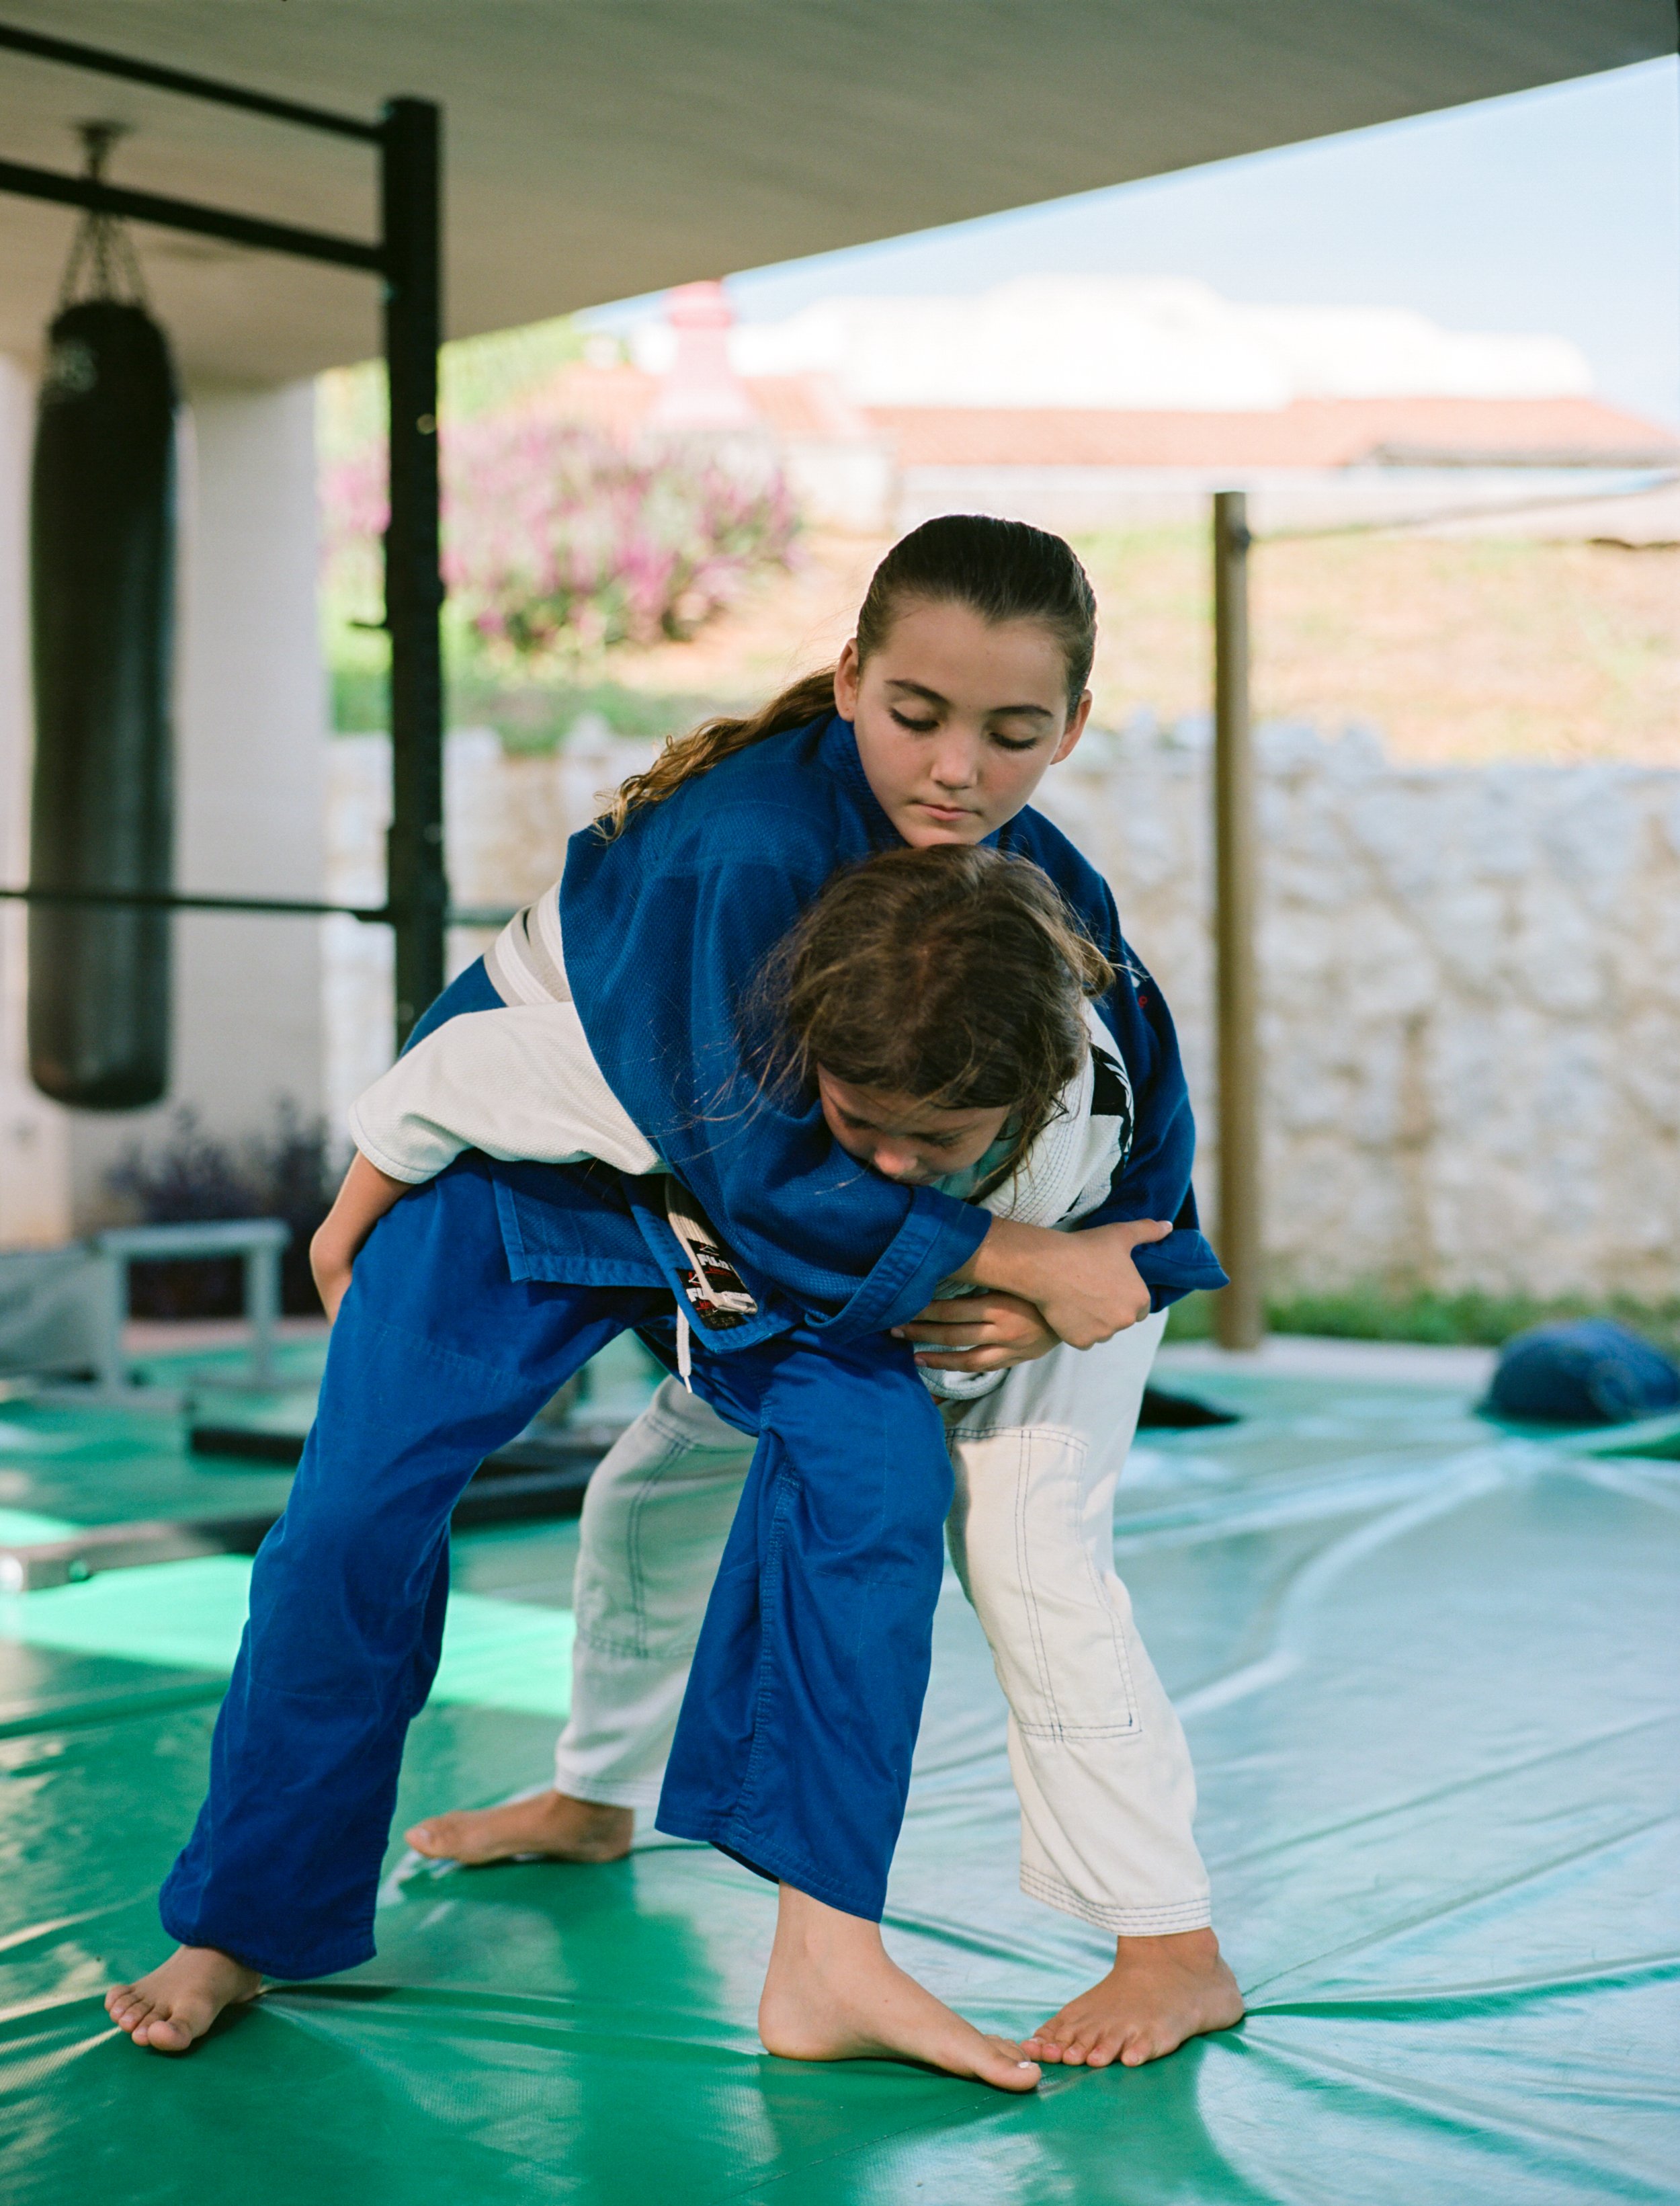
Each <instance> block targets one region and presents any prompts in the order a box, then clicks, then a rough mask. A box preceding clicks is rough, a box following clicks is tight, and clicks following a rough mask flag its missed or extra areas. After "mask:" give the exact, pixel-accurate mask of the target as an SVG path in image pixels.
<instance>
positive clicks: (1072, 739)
mask: <svg viewBox="0 0 1680 2206" xmlns="http://www.w3.org/2000/svg"><path fill="white" fill-rule="evenodd" d="M1090 717H1091V692H1090V691H1089V690H1088V689H1087V690H1086V691H1084V692H1083V694H1082V695H1081V698H1080V701H1079V702H1078V704H1076V705H1075V707H1074V708H1073V711H1072V712H1071V713H1069V716H1068V727H1067V733H1066V734H1065V735H1064V736H1063V738H1062V740H1061V742H1059V743H1057V746H1056V755H1055V757H1054V758H1052V759H1051V761H1050V763H1051V766H1060V765H1061V763H1062V761H1063V759H1064V758H1066V756H1067V755H1068V753H1069V751H1070V750H1071V749H1072V748H1073V747H1074V745H1075V743H1076V742H1078V741H1079V739H1080V737H1081V736H1082V735H1083V734H1084V733H1085V723H1086V722H1087V720H1088V719H1089V718H1090Z"/></svg>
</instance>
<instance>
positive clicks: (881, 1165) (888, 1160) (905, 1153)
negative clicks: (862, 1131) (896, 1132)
mask: <svg viewBox="0 0 1680 2206" xmlns="http://www.w3.org/2000/svg"><path fill="white" fill-rule="evenodd" d="M869 1161H870V1162H871V1163H872V1164H873V1166H874V1167H875V1169H876V1171H877V1172H881V1173H884V1174H885V1177H886V1178H888V1179H913V1178H915V1177H916V1176H917V1175H918V1174H919V1173H920V1170H921V1160H920V1158H919V1157H918V1156H917V1154H916V1153H915V1151H914V1149H910V1148H901V1147H900V1146H899V1145H898V1144H897V1142H877V1143H876V1145H875V1154H874V1155H873V1157H872V1158H871V1159H870V1160H869Z"/></svg>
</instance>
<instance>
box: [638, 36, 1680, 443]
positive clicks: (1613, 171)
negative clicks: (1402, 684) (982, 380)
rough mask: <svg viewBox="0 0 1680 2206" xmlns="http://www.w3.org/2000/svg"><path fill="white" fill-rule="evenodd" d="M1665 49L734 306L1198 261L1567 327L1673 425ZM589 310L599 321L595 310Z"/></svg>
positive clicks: (1328, 299)
mask: <svg viewBox="0 0 1680 2206" xmlns="http://www.w3.org/2000/svg"><path fill="white" fill-rule="evenodd" d="M1677 102H1680V80H1677V64H1676V63H1675V62H1674V61H1672V60H1664V61H1659V62H1648V63H1640V64H1638V65H1636V66H1635V67H1634V68H1632V69H1617V70H1613V71H1611V72H1610V73H1609V74H1607V75H1603V76H1597V77H1588V78H1582V79H1580V80H1576V82H1574V83H1570V84H1564V85H1555V86H1548V87H1547V88H1546V89H1545V90H1543V91H1540V92H1521V93H1518V94H1516V96H1514V97H1513V98H1507V99H1495V100H1485V101H1480V102H1479V103H1477V104H1475V105H1474V106H1470V107H1462V108H1455V109H1451V110H1448V111H1446V112H1445V113H1443V114H1439V115H1433V116H1423V117H1421V118H1419V119H1417V120H1415V121H1412V122H1392V123H1385V124H1383V125H1381V126H1380V127H1379V128H1376V129H1373V130H1358V131H1350V132H1349V133H1347V134H1345V135H1343V136H1340V137H1335V138H1321V139H1317V140H1313V141H1312V142H1311V143H1309V144H1307V145H1303V146H1289V147H1286V148H1284V149H1283V150H1282V151H1280V152H1271V153H1259V154H1254V155H1251V156H1249V157H1248V158H1246V159H1242V160H1237V161H1221V162H1217V163H1215V164H1212V166H1210V167H1207V168H1203V169H1192V170H1184V171H1183V172H1181V173H1180V174H1178V175H1177V176H1165V177H1161V178H1159V179H1153V180H1151V181H1149V182H1144V183H1135V184H1122V185H1119V186H1117V187H1116V188H1114V189H1112V190H1110V191H1102V192H1088V193H1084V194H1081V195H1080V196H1079V197H1078V198H1075V199H1069V200H1054V201H1052V202H1051V203H1050V204H1048V205H1047V206H1038V207H1030V208H1025V209H1022V210H1019V211H1017V212H1014V213H1010V214H1003V215H992V216H988V217H986V218H985V219H983V220H981V221H979V222H968V223H959V224H954V225H952V226H951V227H950V228H949V229H946V230H922V231H920V232H918V233H917V234H915V235H914V236H909V237H905V238H898V239H895V240H892V241H890V242H888V243H885V244H880V245H871V246H861V247H855V248H853V249H852V250H850V251H848V252H845V253H822V254H819V255H817V256H815V257H814V258H813V259H809V260H800V261H789V262H785V263H783V264H782V265H780V266H778V267H775V268H769V269H758V270H754V271H751V272H750V273H748V274H743V275H741V276H738V277H734V278H733V279H732V280H731V283H730V290H731V292H732V294H733V295H734V298H735V301H736V312H737V313H739V314H740V315H741V317H742V319H743V320H755V321H756V320H761V319H777V318H779V317H781V316H783V315H784V314H789V313H795V311H796V310H797V309H798V308H799V307H802V306H804V305H806V304H807V303H808V301H811V300H813V299H816V298H820V297H823V296H824V295H831V294H833V293H835V292H843V291H935V292H937V291H959V292H960V291H977V290H981V289H985V288H986V285H987V284H989V283H998V282H1000V281H1002V280H1003V279H1004V277H1010V276H1016V275H1025V274H1029V273H1046V272H1055V273H1061V274H1081V275H1174V276H1199V277H1201V278H1202V279H1203V280H1204V281H1205V282H1206V283H1211V284H1212V286H1213V287H1214V289H1216V290H1218V291H1220V292H1222V293H1223V294H1224V295H1225V296H1226V297H1227V298H1231V299H1240V300H1248V301H1266V302H1271V303H1278V304H1285V305H1320V306H1328V305H1347V306H1405V307H1415V308H1417V309H1418V310H1420V311H1421V313H1426V314H1429V315H1432V316H1433V317H1434V319H1437V320H1438V321H1440V322H1443V323H1445V324H1446V325H1448V326H1449V327H1451V328H1457V329H1479V330H1511V331H1546V332H1548V333H1551V334H1553V335H1557V336H1560V337H1570V338H1573V340H1574V341H1575V343H1577V344H1578V345H1579V346H1580V347H1581V348H1582V350H1583V351H1584V352H1585V353H1586V355H1587V356H1588V360H1589V361H1591V362H1592V365H1593V369H1594V375H1595V377H1596V379H1597V383H1598V387H1599V391H1600V396H1603V397H1605V398H1606V399H1608V400H1610V401H1611V402H1613V403H1616V404H1620V405H1623V406H1626V407H1629V408H1631V409H1632V410H1633V411H1635V412H1636V413H1640V414H1645V415H1647V417H1650V418H1653V419H1656V420H1663V421H1667V422H1670V423H1673V424H1677V425H1680V112H1677ZM602 319H617V317H616V316H614V315H612V314H611V313H609V314H607V315H605V316H603V317H602Z"/></svg>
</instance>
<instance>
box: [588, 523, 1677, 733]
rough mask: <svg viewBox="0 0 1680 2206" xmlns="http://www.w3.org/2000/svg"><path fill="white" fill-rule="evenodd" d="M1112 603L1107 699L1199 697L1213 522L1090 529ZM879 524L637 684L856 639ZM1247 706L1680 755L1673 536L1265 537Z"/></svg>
mask: <svg viewBox="0 0 1680 2206" xmlns="http://www.w3.org/2000/svg"><path fill="white" fill-rule="evenodd" d="M1078 545H1079V550H1080V553H1081V557H1082V558H1083V559H1084V560H1085V562H1086V563H1087V567H1088V568H1089V569H1090V573H1091V577H1092V580H1093V582H1094V583H1095V585H1096V589H1097V596H1098V600H1099V605H1100V606H1101V608H1102V640H1101V645H1100V648H1099V654H1098V661H1097V670H1096V676H1095V681H1094V687H1095V689H1096V695H1097V710H1098V715H1099V720H1100V721H1101V722H1102V723H1103V724H1106V725H1109V726H1114V725H1117V724H1119V723H1121V722H1122V721H1123V720H1124V719H1126V718H1128V717H1129V715H1130V714H1132V713H1134V712H1138V711H1140V710H1147V711H1152V712H1154V713H1156V714H1157V715H1159V718H1161V719H1162V720H1164V721H1171V720H1174V719H1177V718H1178V717H1179V716H1180V715H1182V714H1183V713H1187V712H1200V711H1203V710H1205V709H1206V703H1207V697H1208V686H1209V664H1208V661H1209V650H1210V644H1209V604H1210V584H1209V578H1208V572H1207V552H1206V541H1205V538H1204V536H1203V534H1201V532H1200V531H1196V530H1191V529H1189V528H1157V529H1151V530H1147V531H1142V530H1140V531H1136V532H1132V533H1128V534H1105V535H1098V536H1088V537H1081V538H1080V539H1079V540H1078ZM884 550H885V540H884V539H883V540H875V539H871V538H861V537H855V536H843V535H838V534H828V533H821V532H814V533H813V534H808V535H807V537H806V538H805V539H804V540H803V543H802V546H801V553H800V558H799V563H798V566H797V569H796V570H795V572H794V573H792V574H789V575H777V576H773V577H771V578H769V579H767V580H765V581H760V583H759V584H758V585H757V586H755V587H754V590H753V591H752V593H750V595H749V596H748V598H747V599H745V600H744V601H743V602H742V604H741V605H738V606H737V607H736V609H735V610H734V611H731V612H730V613H729V614H728V615H726V616H725V617H723V618H721V619H719V620H718V621H717V622H715V623H713V624H712V627H710V628H709V629H706V631H705V632H704V633H703V634H702V635H700V636H699V637H698V638H696V639H695V640H694V641H693V642H691V643H688V644H672V645H666V646H662V647H659V648H658V649H657V650H654V651H651V652H646V653H640V654H639V655H632V654H630V653H615V654H614V655H613V657H612V659H611V664H610V665H609V666H606V667H604V668H603V669H602V670H601V671H602V675H603V676H604V677H605V679H606V680H608V681H609V682H611V683H613V684H614V685H622V686H623V688H626V689H633V690H637V691H640V692H642V693H644V694H646V693H648V692H653V693H670V694H674V695H675V694H680V695H683V696H685V697H689V698H692V697H694V696H698V695H704V696H712V697H717V698H719V699H728V700H731V701H746V700H754V699H757V698H760V697H762V696H763V695H766V694H767V693H768V692H769V691H771V689H775V688H776V687H777V686H779V685H780V684H781V683H783V682H784V681H786V680H788V679H789V678H790V677H792V676H793V675H795V674H796V673H798V672H801V671H803V670H804V669H806V668H807V667H809V666H811V665H817V664H820V663H821V662H822V661H823V660H824V659H826V658H831V657H832V655H833V654H834V653H835V652H836V650H837V648H838V647H839V645H840V644H841V642H842V641H843V640H844V638H845V636H846V635H847V633H848V631H849V623H850V621H851V617H852V615H853V613H854V612H855V609H856V606H857V603H858V600H859V599H860V597H861V593H862V591H863V587H864V585H865V583H866V582H867V579H868V575H869V573H870V570H871V569H872V568H873V564H874V563H875V561H876V560H877V559H878V558H879V556H880V554H881V552H882V551H884ZM1253 627H1254V709H1255V712H1256V714H1257V715H1258V716H1259V717H1260V718H1287V719H1298V720H1307V721H1310V722H1312V723H1314V724H1315V725H1317V726H1318V727H1320V729H1321V730H1324V731H1325V732H1326V733H1334V732H1336V731H1337V730H1340V729H1341V728H1343V727H1345V726H1347V725H1348V724H1349V723H1353V722H1359V723H1363V724H1368V725H1371V726H1373V727H1375V728H1377V729H1378V730H1380V732H1381V734H1382V736H1383V737H1384V740H1385V743H1386V746H1387V748H1388V750H1389V752H1390V754H1391V756H1393V757H1395V758H1397V759H1406V760H1416V761H1417V762H1418V763H1420V764H1440V765H1447V764H1452V765H1472V764H1482V763H1486V762H1488V761H1490V760H1497V759H1529V760H1552V761H1554V762H1556V763H1558V764H1560V765H1563V764H1571V763H1578V762H1580V761H1583V760H1589V759H1623V760H1636V761H1639V762H1641V763H1643V764H1646V765H1652V766H1680V550H1677V549H1673V548H1669V547H1658V548H1650V549H1643V550H1639V551H1629V550H1627V549H1625V548H1622V547H1618V546H1608V545H1605V546H1600V545H1594V544H1586V543H1579V544H1548V543H1541V542H1535V541H1529V540H1495V539H1489V538H1474V539H1462V538H1461V539H1457V540H1450V539H1444V538H1419V537H1415V536H1411V537H1408V536H1393V537H1383V536H1368V537H1346V538H1340V539H1332V540H1320V541H1312V540H1308V541H1296V542H1284V543H1278V544H1272V545H1266V546H1260V547H1259V548H1258V549H1257V550H1256V551H1255V554H1254V601H1253Z"/></svg>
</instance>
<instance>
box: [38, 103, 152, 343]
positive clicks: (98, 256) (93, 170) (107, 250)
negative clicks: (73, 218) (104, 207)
mask: <svg viewBox="0 0 1680 2206" xmlns="http://www.w3.org/2000/svg"><path fill="white" fill-rule="evenodd" d="M77 127H78V128H79V129H80V134H81V142H82V146H83V149H84V151H85V152H86V170H85V171H84V173H85V175H86V180H87V182H89V183H91V184H98V183H103V182H104V174H105V163H106V162H107V161H108V160H109V159H110V149H111V147H112V146H114V145H115V144H116V141H117V140H118V139H119V138H121V137H122V135H123V134H125V132H126V131H127V129H128V124H127V123H125V122H83V123H80V124H79V125H78V126H77ZM85 276H86V277H88V278H89V279H90V288H89V289H87V291H86V294H85V296H86V297H87V298H89V299H121V298H122V297H123V296H124V294H125V293H126V296H127V303H128V305H130V306H134V307H144V306H145V305H146V283H145V279H144V277H142V276H141V274H140V259H139V256H138V255H137V254H136V253H135V251H134V240H133V239H132V238H131V237H130V236H129V235H128V230H127V229H126V228H125V227H124V225H123V224H122V222H120V221H119V220H118V218H116V215H114V214H104V213H102V212H100V210H99V209H98V208H97V207H90V208H89V209H88V210H87V212H86V214H85V215H83V217H82V218H81V222H80V226H79V228H78V229H77V230H76V236H75V242H74V245H73V246H72V247H70V258H69V262H68V264H67V265H66V266H65V270H64V281H63V283H62V284H61V285H60V286H59V291H58V312H59V313H61V314H62V313H63V311H64V309H65V307H72V306H74V305H75V304H76V303H77V302H78V300H79V299H80V297H81V296H83V295H84V294H83V293H82V290H81V284H82V281H83V278H84V277H85Z"/></svg>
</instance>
